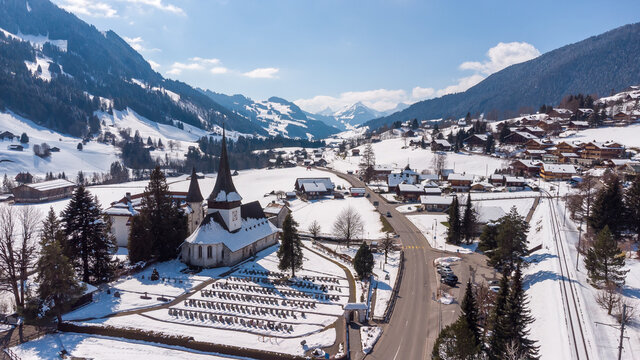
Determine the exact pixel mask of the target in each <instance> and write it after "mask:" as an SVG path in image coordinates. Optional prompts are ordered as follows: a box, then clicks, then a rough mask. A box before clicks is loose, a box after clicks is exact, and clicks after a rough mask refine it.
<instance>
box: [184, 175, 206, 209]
mask: <svg viewBox="0 0 640 360" xmlns="http://www.w3.org/2000/svg"><path fill="white" fill-rule="evenodd" d="M202 200H204V198H203V197H202V193H201V192H200V186H199V185H198V176H197V175H196V168H195V167H194V168H193V171H192V172H191V182H190V183H189V191H188V192H187V198H186V201H187V202H201V201H202Z"/></svg>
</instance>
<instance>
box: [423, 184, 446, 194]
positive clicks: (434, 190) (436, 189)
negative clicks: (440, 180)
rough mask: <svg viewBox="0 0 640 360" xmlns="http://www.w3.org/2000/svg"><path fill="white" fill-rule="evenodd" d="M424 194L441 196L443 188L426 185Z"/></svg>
mask: <svg viewBox="0 0 640 360" xmlns="http://www.w3.org/2000/svg"><path fill="white" fill-rule="evenodd" d="M424 194H425V195H433V196H440V195H442V190H440V188H439V187H433V186H426V185H425V186H424Z"/></svg>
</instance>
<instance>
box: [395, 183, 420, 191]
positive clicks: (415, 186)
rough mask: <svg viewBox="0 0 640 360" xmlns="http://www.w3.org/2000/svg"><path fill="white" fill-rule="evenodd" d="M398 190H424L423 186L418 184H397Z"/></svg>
mask: <svg viewBox="0 0 640 360" xmlns="http://www.w3.org/2000/svg"><path fill="white" fill-rule="evenodd" d="M398 190H399V191H401V192H420V193H422V192H424V186H422V185H420V184H398Z"/></svg>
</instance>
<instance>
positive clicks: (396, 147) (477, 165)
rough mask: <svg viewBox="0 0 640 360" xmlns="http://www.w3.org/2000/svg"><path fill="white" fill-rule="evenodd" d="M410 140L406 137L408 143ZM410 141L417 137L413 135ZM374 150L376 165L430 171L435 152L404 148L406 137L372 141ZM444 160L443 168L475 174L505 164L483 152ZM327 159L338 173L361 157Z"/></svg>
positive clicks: (355, 165) (352, 167)
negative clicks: (484, 154)
mask: <svg viewBox="0 0 640 360" xmlns="http://www.w3.org/2000/svg"><path fill="white" fill-rule="evenodd" d="M410 140H412V139H407V140H406V142H407V144H408V143H409V141H410ZM413 140H419V138H414V139H413ZM372 147H373V150H374V152H375V156H376V164H385V165H392V166H394V167H396V168H398V169H400V168H403V167H405V166H406V165H407V162H408V163H409V165H410V166H411V168H412V169H417V170H418V171H422V170H429V169H431V170H433V157H434V153H433V152H432V151H431V150H430V149H420V148H418V149H415V148H413V147H406V148H405V139H401V138H399V139H388V140H383V141H381V142H378V143H374V144H372ZM358 149H360V153H363V151H364V146H360V147H358ZM446 154H447V161H446V166H445V168H450V169H454V170H455V172H458V173H463V172H465V173H467V174H473V175H478V176H487V175H491V174H493V172H494V171H495V170H496V169H500V168H503V167H506V166H507V165H508V164H505V163H504V161H503V160H501V159H498V158H494V157H489V156H482V155H468V154H464V153H446ZM326 156H327V157H326V159H327V161H328V162H329V163H330V165H329V166H331V167H333V168H334V169H335V170H338V171H341V172H347V170H353V171H356V170H358V165H359V164H360V161H361V156H347V157H346V158H345V159H342V158H340V157H337V156H334V155H333V154H326Z"/></svg>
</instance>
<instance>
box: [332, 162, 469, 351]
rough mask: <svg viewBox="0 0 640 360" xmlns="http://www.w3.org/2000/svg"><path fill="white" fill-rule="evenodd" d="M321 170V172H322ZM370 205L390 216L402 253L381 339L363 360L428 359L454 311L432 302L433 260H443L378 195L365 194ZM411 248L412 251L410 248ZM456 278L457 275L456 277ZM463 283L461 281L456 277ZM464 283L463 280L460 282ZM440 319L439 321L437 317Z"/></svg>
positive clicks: (354, 180) (352, 178)
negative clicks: (398, 279) (397, 283)
mask: <svg viewBox="0 0 640 360" xmlns="http://www.w3.org/2000/svg"><path fill="white" fill-rule="evenodd" d="M323 170H325V169H323ZM328 171H330V172H332V173H333V174H335V175H337V176H339V177H341V178H343V179H345V180H347V181H348V182H349V183H351V185H352V186H354V187H365V184H364V182H362V181H360V180H359V179H358V178H356V177H355V176H352V175H345V174H343V173H340V172H337V171H333V170H330V169H328ZM367 193H370V194H371V197H370V198H369V200H370V201H372V202H373V201H378V202H379V206H378V209H379V210H380V213H382V214H386V213H387V211H388V212H390V213H391V217H390V218H387V220H388V221H389V223H390V224H391V226H392V227H393V228H394V230H395V231H396V233H397V234H398V235H399V236H400V241H401V242H402V245H403V246H404V247H405V248H406V247H410V248H407V249H406V250H405V253H404V255H405V257H404V258H405V263H404V266H405V269H404V275H403V278H402V282H401V283H400V289H399V292H398V298H397V300H396V304H395V307H394V310H393V315H392V316H391V319H390V321H389V323H388V324H387V325H386V326H384V328H383V333H382V336H381V338H380V339H379V340H378V342H377V343H376V345H375V347H374V349H373V352H371V353H370V354H369V355H368V356H367V358H371V359H380V360H383V359H384V360H396V359H412V360H414V359H430V358H431V350H432V347H433V343H434V341H435V339H436V337H437V336H438V332H439V329H440V323H442V326H444V325H446V324H449V323H451V322H453V320H454V319H455V316H456V314H455V313H454V310H451V309H446V311H445V309H444V307H443V308H442V310H443V311H442V312H441V311H440V309H439V303H437V302H436V301H434V299H435V292H436V291H437V289H438V280H437V278H436V272H435V269H434V267H433V260H434V259H436V258H438V257H440V256H443V255H442V253H440V252H437V251H435V250H433V249H432V248H431V246H429V243H428V242H427V240H426V239H425V237H424V236H423V235H422V233H421V232H420V231H419V230H418V229H417V228H416V226H415V225H413V223H411V222H410V221H409V220H408V219H407V218H406V217H405V216H404V215H403V214H401V213H400V212H398V211H397V210H396V209H395V207H394V206H393V205H391V204H388V203H387V202H386V200H384V199H383V198H382V197H381V196H380V195H378V194H376V193H374V192H373V191H371V190H369V191H367ZM414 247H415V248H414ZM458 276H460V275H458ZM460 281H461V282H463V277H462V276H460ZM464 281H466V280H464ZM455 309H456V310H455V311H457V309H458V307H457V306H456V308H455ZM441 313H442V317H441V318H440V314H441Z"/></svg>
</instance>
